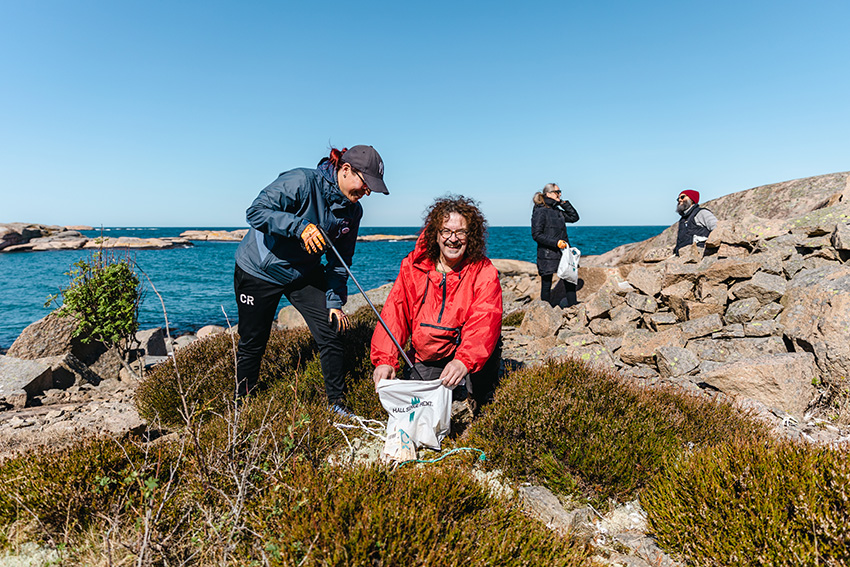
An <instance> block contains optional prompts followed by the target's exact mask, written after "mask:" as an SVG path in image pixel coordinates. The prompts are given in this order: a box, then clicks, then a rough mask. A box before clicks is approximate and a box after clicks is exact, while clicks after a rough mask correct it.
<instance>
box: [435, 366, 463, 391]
mask: <svg viewBox="0 0 850 567" xmlns="http://www.w3.org/2000/svg"><path fill="white" fill-rule="evenodd" d="M467 374H469V370H467V368H466V366H464V364H463V363H462V362H461V361H459V360H452V361H451V362H449V363H448V364H446V367H445V368H443V372H442V373H440V381H441V382H442V383H443V386H445V387H446V388H454V387H455V386H457V385H458V384H460V382H461V380H463V379H464V378H466V375H467Z"/></svg>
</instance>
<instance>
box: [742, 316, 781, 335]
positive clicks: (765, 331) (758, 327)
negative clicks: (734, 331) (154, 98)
mask: <svg viewBox="0 0 850 567" xmlns="http://www.w3.org/2000/svg"><path fill="white" fill-rule="evenodd" d="M784 329H785V327H783V326H782V325H780V324H779V323H777V322H776V321H774V320H772V319H771V320H768V321H751V322H749V323H746V324H744V334H745V335H746V336H748V337H769V336H771V335H776V336H781V335H782V331H783V330H784Z"/></svg>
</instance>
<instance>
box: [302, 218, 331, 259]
mask: <svg viewBox="0 0 850 567" xmlns="http://www.w3.org/2000/svg"><path fill="white" fill-rule="evenodd" d="M301 242H302V243H303V244H304V249H305V250H306V251H307V252H309V253H310V254H315V253H317V252H321V251H322V250H324V249H325V246H327V244H326V243H325V237H324V236H322V233H321V231H319V227H317V226H316V225H314V224H312V223H311V224H308V225H307V228H305V229H304V231H303V232H302V233H301Z"/></svg>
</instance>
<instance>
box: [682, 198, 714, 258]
mask: <svg viewBox="0 0 850 567" xmlns="http://www.w3.org/2000/svg"><path fill="white" fill-rule="evenodd" d="M676 212H677V213H679V215H680V216H681V217H682V218H681V219H679V232H678V234H677V236H676V246H675V247H674V248H673V251H674V252H675V253H676V254H678V253H679V250H681V249H682V248H684V247H686V246H690V245H691V244H696V245H697V246H699V247H701V248H702V247H705V241H706V240H708V235H709V234H711V231H712V230H714V229H715V227H717V217H715V216H714V213H712V212H711V211H709V210H708V209H706V208H705V207H700V206H699V192H698V191H695V190H694V189H685V190H684V191H682V192H681V193H679V196H678V197H677V199H676Z"/></svg>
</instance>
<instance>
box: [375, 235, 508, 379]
mask: <svg viewBox="0 0 850 567" xmlns="http://www.w3.org/2000/svg"><path fill="white" fill-rule="evenodd" d="M381 317H382V318H383V319H384V321H385V322H386V323H387V326H388V327H389V328H390V330H391V331H392V333H393V335H394V336H395V338H396V339H398V342H399V344H401V345H402V347H404V345H405V344H406V343H407V340H408V339H410V340H411V343H412V345H413V350H414V352H415V354H416V358H415V360H414V362H417V361H437V360H442V359H445V358H454V359H455V360H459V361H460V362H462V363H463V365H464V366H466V368H467V370H469V372H470V373H472V372H478V371H479V370H481V368H482V367H483V366H484V363H485V362H487V359H488V358H490V355H491V354H493V350H494V349H495V348H496V343H497V342H498V340H499V336H500V334H501V330H502V286H501V285H500V284H499V272H498V271H496V268H495V267H494V266H493V264H492V262H490V260H488V259H487V258H484V259H483V260H481V261H478V262H471V263H466V264H465V265H464V266H463V267H462V268H461V269H460V271H452V272H450V273H448V274H441V273H440V272H438V271H436V270H435V269H434V262H433V261H431V259H430V258H428V256H427V254H426V253H425V247H424V245H423V244H422V239H421V238H420V239H419V241H417V243H416V248H415V249H414V250H413V252H411V253H410V254H408V255H407V257H406V258H405V259H404V260H402V262H401V269H400V270H399V274H398V278H396V280H395V284H393V288H392V291H390V295H389V297H387V301H386V302H385V303H384V308H383V309H382V310H381ZM398 357H399V353H398V349H396V347H395V345H394V344H393V342H392V339H391V338H390V337H389V335H387V332H386V331H385V330H384V328H383V327H382V326H381V324H380V323H378V326H377V327H376V328H375V332H374V334H373V335H372V356H371V358H372V364H374V365H375V366H379V365H381V364H389V365H390V366H392V367H393V368H395V369H396V370H398V368H399V363H398Z"/></svg>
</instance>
